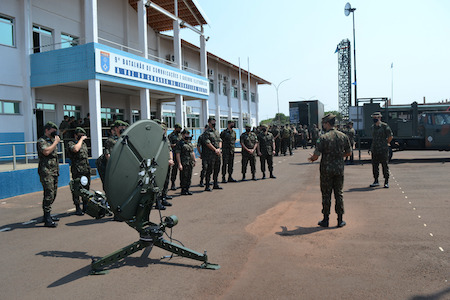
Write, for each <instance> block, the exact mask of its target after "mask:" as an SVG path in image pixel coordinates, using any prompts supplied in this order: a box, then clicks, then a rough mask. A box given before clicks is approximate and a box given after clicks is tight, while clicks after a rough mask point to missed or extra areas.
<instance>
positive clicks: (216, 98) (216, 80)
mask: <svg viewBox="0 0 450 300" xmlns="http://www.w3.org/2000/svg"><path fill="white" fill-rule="evenodd" d="M214 65H215V68H214V77H213V78H214V103H215V104H216V112H215V115H216V129H217V130H218V131H219V132H220V129H221V128H220V105H219V72H218V70H219V63H215V64H214Z"/></svg>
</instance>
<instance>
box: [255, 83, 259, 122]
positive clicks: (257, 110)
mask: <svg viewBox="0 0 450 300" xmlns="http://www.w3.org/2000/svg"><path fill="white" fill-rule="evenodd" d="M255 115H256V125H259V94H258V82H256V83H255Z"/></svg>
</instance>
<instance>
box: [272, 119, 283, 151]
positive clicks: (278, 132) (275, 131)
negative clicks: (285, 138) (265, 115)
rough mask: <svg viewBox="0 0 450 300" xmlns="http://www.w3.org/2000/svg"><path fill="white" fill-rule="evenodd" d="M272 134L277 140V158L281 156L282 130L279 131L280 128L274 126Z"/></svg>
mask: <svg viewBox="0 0 450 300" xmlns="http://www.w3.org/2000/svg"><path fill="white" fill-rule="evenodd" d="M271 133H272V135H273V137H274V139H275V156H278V155H279V154H280V148H281V135H280V129H278V126H276V125H274V126H273V128H272V130H271Z"/></svg>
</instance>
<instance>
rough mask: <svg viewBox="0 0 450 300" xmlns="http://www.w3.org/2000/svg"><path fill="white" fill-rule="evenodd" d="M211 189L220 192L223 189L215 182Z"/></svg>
mask: <svg viewBox="0 0 450 300" xmlns="http://www.w3.org/2000/svg"><path fill="white" fill-rule="evenodd" d="M213 189H215V190H221V189H223V188H222V187H221V186H219V183H218V182H217V181H214V185H213Z"/></svg>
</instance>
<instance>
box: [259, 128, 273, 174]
mask: <svg viewBox="0 0 450 300" xmlns="http://www.w3.org/2000/svg"><path fill="white" fill-rule="evenodd" d="M257 149H258V155H259V157H260V160H261V172H262V173H263V176H262V179H265V178H266V162H267V167H268V169H269V172H270V178H276V177H275V176H274V175H273V155H274V154H275V140H274V138H273V135H272V133H270V132H268V128H267V125H262V126H261V133H260V134H259V135H258V148H257Z"/></svg>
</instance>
